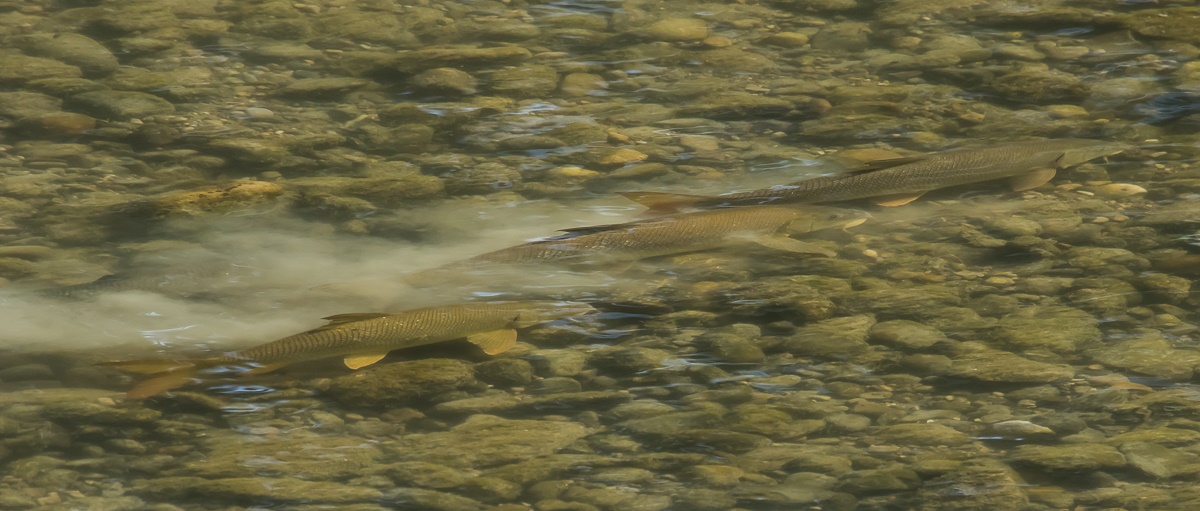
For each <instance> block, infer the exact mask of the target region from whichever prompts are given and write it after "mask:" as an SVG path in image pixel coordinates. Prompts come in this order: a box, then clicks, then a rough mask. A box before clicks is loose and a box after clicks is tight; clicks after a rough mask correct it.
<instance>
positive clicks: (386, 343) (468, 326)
mask: <svg viewBox="0 0 1200 511" xmlns="http://www.w3.org/2000/svg"><path fill="white" fill-rule="evenodd" d="M592 311H594V309H593V308H592V307H591V306H590V305H587V304H585V303H580V302H555V301H523V302H481V303H462V304H455V305H443V306H437V307H425V308H420V309H411V310H406V311H402V312H395V313H352V314H338V315H336V316H329V317H327V318H324V319H327V320H329V323H328V324H326V325H324V326H321V327H317V328H314V329H312V330H308V331H306V332H302V333H298V334H295V335H290V336H287V337H284V338H282V339H279V340H276V341H272V342H269V343H266V344H263V345H260V346H255V347H253V348H248V349H245V350H241V351H234V352H230V353H227V354H225V355H222V356H219V357H211V358H202V359H190V360H169V359H150V360H127V361H119V362H104V363H101V364H99V365H104V366H110V367H116V368H118V369H122V370H125V371H129V372H134V373H141V374H148V375H151V377H150V378H149V379H147V380H144V381H142V382H140V383H138V384H137V385H136V386H134V387H133V389H132V390H130V391H129V392H128V394H127V397H128V398H130V399H143V398H146V397H150V396H153V395H155V394H159V393H161V392H165V391H167V390H171V389H173V388H177V387H180V386H183V385H185V384H187V383H188V382H189V381H191V380H192V379H195V378H199V377H202V376H203V374H204V371H205V370H206V369H224V368H230V367H232V368H235V371H236V372H239V373H240V374H242V375H254V374H263V373H268V372H271V371H275V370H277V369H279V368H281V367H284V366H287V365H289V364H294V363H297V362H303V361H308V360H318V359H322V358H329V357H339V356H340V357H344V358H343V362H344V363H345V364H346V367H349V368H350V369H358V368H361V367H366V366H369V365H371V364H374V363H376V362H378V361H380V360H381V359H383V357H385V356H387V354H388V352H390V351H392V350H396V349H401V348H410V347H414V346H423V345H426V344H433V343H437V342H442V341H450V340H454V339H461V338H466V339H467V340H468V341H470V342H471V343H473V344H475V345H476V346H479V347H480V348H481V349H482V350H483V352H484V353H487V354H489V355H494V354H497V353H503V352H505V351H508V350H509V349H510V348H512V347H513V345H514V344H515V343H516V341H517V329H519V328H526V327H530V326H533V325H536V324H539V323H545V322H547V321H553V320H555V319H560V318H564V317H568V316H577V315H581V314H587V313H589V312H592ZM239 369H240V370H239Z"/></svg>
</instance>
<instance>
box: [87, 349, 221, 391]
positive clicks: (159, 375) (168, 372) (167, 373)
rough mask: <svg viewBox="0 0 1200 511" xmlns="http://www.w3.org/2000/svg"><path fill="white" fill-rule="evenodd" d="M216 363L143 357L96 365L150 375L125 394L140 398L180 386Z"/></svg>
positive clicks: (213, 360) (211, 360)
mask: <svg viewBox="0 0 1200 511" xmlns="http://www.w3.org/2000/svg"><path fill="white" fill-rule="evenodd" d="M216 363H217V361H216V360H215V359H193V360H170V359H144V360H119V361H115V362H101V363H98V364H96V365H98V366H105V367H115V368H117V369H120V370H122V371H128V372H131V373H137V374H146V375H150V378H147V379H145V380H142V381H141V382H138V384H137V385H134V386H133V388H132V389H130V390H129V392H127V393H126V394H125V398H126V399H130V400H140V399H146V398H148V397H150V396H154V395H158V394H161V393H163V392H166V391H168V390H171V389H175V388H179V387H182V386H184V385H186V384H187V383H188V382H189V381H191V380H192V379H194V378H196V377H197V371H198V370H199V369H202V368H205V367H211V366H213V365H215V364H216Z"/></svg>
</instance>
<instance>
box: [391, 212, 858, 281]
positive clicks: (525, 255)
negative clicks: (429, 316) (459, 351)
mask: <svg viewBox="0 0 1200 511" xmlns="http://www.w3.org/2000/svg"><path fill="white" fill-rule="evenodd" d="M869 216H870V215H868V214H867V213H865V212H862V211H857V210H850V209H841V208H831V207H825V206H756V207H748V208H726V209H714V210H708V211H698V212H692V213H680V214H677V215H669V216H664V217H657V218H649V219H645V220H637V221H633V222H626V223H621V224H608V225H596V226H590V227H578V228H573V229H563V231H565V232H566V233H567V234H564V235H561V236H556V237H553V238H549V239H545V240H540V241H534V242H531V243H525V244H523V245H517V246H513V247H509V248H504V249H500V250H496V251H493V252H488V253H486V254H482V255H478V256H475V257H472V258H470V259H466V260H463V261H458V262H454V263H450V264H447V265H444V266H440V267H437V268H433V269H430V270H425V271H422V272H417V273H414V274H410V275H407V276H405V277H404V280H405V281H406V282H410V283H414V284H421V283H423V282H426V281H429V280H431V278H433V277H437V276H439V275H446V274H448V273H450V272H457V271H460V270H464V269H469V268H474V267H479V266H485V265H489V264H530V263H556V264H563V265H568V266H573V267H604V266H613V265H620V264H622V263H624V264H628V263H631V262H633V261H637V260H639V259H647V258H651V257H659V256H665V255H671V254H681V253H685V252H696V251H700V250H708V249H713V248H720V247H725V246H730V245H737V244H743V243H746V242H750V243H756V244H758V245H762V246H765V247H769V248H773V249H777V250H786V251H790V252H796V253H804V254H816V255H821V256H825V257H832V256H833V255H835V254H834V253H833V252H831V251H829V250H827V249H825V248H822V247H819V246H816V245H812V244H809V243H806V242H803V241H800V240H797V239H794V238H791V237H789V236H788V234H803V233H807V232H813V231H818V230H822V229H830V228H849V227H854V226H856V225H859V224H861V223H863V222H865V221H867V219H868V218H869Z"/></svg>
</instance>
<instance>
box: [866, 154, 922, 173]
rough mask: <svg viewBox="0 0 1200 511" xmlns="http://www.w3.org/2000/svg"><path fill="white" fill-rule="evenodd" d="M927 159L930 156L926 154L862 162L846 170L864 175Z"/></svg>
mask: <svg viewBox="0 0 1200 511" xmlns="http://www.w3.org/2000/svg"><path fill="white" fill-rule="evenodd" d="M929 157H930V155H928V154H921V155H917V156H902V157H900V158H886V159H882V160H871V161H866V162H863V163H862V164H861V165H859V166H856V167H853V168H851V169H849V170H847V173H849V174H862V173H866V172H874V171H876V170H883V169H890V168H892V167H899V166H900V165H907V164H909V163H916V162H919V161H923V160H928V159H929Z"/></svg>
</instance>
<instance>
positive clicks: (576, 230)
mask: <svg viewBox="0 0 1200 511" xmlns="http://www.w3.org/2000/svg"><path fill="white" fill-rule="evenodd" d="M649 220H655V221H657V220H658V219H657V218H651V219H649ZM644 223H647V222H646V221H645V220H634V221H632V222H625V223H621V224H600V225H585V226H582V227H567V228H566V229H559V230H560V231H562V232H565V233H567V234H574V235H576V236H581V235H584V234H594V233H597V232H604V231H611V230H615V229H625V228H629V227H633V226H635V225H640V224H644ZM564 236H565V235H564Z"/></svg>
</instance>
